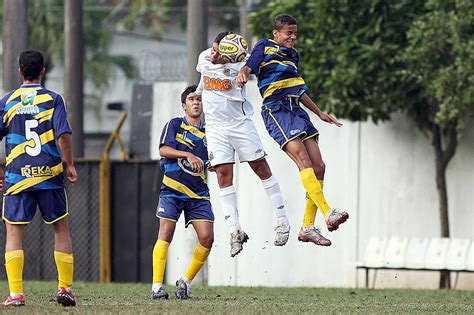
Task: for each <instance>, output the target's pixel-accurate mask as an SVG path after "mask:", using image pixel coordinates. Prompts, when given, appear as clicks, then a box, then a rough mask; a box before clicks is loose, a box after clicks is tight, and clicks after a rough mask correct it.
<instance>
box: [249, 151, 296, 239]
mask: <svg viewBox="0 0 474 315" xmlns="http://www.w3.org/2000/svg"><path fill="white" fill-rule="evenodd" d="M249 165H250V167H251V168H252V170H253V171H254V172H255V174H257V176H258V177H259V178H260V180H261V181H262V185H263V188H264V189H265V192H266V193H267V196H268V198H269V199H270V201H271V202H272V204H273V208H274V209H275V216H276V221H277V224H276V227H275V232H276V233H275V240H274V242H273V243H274V244H275V246H283V245H285V244H286V243H287V242H288V237H289V236H290V223H289V221H288V215H287V213H286V207H285V201H284V200H283V194H282V193H281V189H280V184H279V183H278V180H277V178H276V177H275V176H274V175H273V174H272V172H271V170H270V166H269V165H268V163H267V160H266V159H265V158H263V159H260V160H257V161H252V162H249Z"/></svg>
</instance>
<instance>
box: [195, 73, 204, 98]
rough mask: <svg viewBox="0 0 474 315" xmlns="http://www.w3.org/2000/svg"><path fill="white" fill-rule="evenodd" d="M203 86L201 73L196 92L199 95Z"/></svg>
mask: <svg viewBox="0 0 474 315" xmlns="http://www.w3.org/2000/svg"><path fill="white" fill-rule="evenodd" d="M203 89H204V88H203V86H202V75H201V80H199V84H198V86H197V88H196V94H198V95H202V90H203Z"/></svg>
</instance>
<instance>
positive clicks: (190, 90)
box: [181, 85, 197, 104]
mask: <svg viewBox="0 0 474 315" xmlns="http://www.w3.org/2000/svg"><path fill="white" fill-rule="evenodd" d="M196 90H197V85H191V86H188V87H187V88H186V89H185V90H184V91H183V93H181V104H185V103H186V98H187V97H188V95H189V94H191V93H194V92H196Z"/></svg>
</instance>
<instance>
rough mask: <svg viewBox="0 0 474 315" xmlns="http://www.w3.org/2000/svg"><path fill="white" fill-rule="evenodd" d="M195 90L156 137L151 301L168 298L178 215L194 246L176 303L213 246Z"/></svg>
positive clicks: (185, 295)
mask: <svg viewBox="0 0 474 315" xmlns="http://www.w3.org/2000/svg"><path fill="white" fill-rule="evenodd" d="M196 88H197V86H195V85H193V86H189V87H187V88H186V89H185V90H184V92H183V93H182V94H181V104H182V107H183V109H184V112H185V116H184V117H177V118H173V119H171V120H170V121H169V122H168V123H167V124H166V125H165V127H164V129H163V132H162V134H161V140H160V155H161V161H160V164H161V168H162V170H163V171H164V177H163V183H162V185H161V190H160V201H159V204H158V209H157V211H156V216H157V217H158V218H159V219H160V230H159V232H158V240H157V242H156V244H155V247H154V249H153V286H152V292H151V298H152V299H153V300H157V299H167V298H168V293H167V292H166V291H165V288H164V287H163V278H164V271H165V264H166V256H167V253H168V247H169V246H170V243H171V240H172V239H173V234H174V230H175V228H176V222H177V221H178V219H179V217H180V216H181V212H184V220H185V226H186V227H187V226H188V225H189V224H192V225H193V227H194V229H195V230H196V234H197V237H198V240H199V242H198V244H197V246H196V248H195V250H194V253H193V257H192V260H191V265H190V266H189V268H188V269H187V271H186V273H185V274H184V275H183V277H182V278H181V279H179V280H178V281H176V287H177V288H176V297H177V298H178V299H187V298H188V297H189V295H190V293H191V281H192V280H193V279H194V277H195V276H196V274H197V273H198V272H199V270H201V268H202V266H203V265H204V262H205V261H206V259H207V256H209V253H210V251H211V247H212V243H213V242H214V228H213V222H214V214H213V212H212V207H211V203H210V201H209V188H208V186H207V178H206V172H205V167H206V166H208V165H209V163H208V162H207V144H206V137H205V134H204V122H203V120H202V103H201V96H200V95H198V94H196ZM210 170H211V171H212V168H210Z"/></svg>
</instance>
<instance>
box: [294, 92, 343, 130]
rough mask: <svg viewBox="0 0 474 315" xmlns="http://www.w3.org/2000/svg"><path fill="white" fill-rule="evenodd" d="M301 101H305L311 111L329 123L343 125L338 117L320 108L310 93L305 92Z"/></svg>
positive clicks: (304, 103)
mask: <svg viewBox="0 0 474 315" xmlns="http://www.w3.org/2000/svg"><path fill="white" fill-rule="evenodd" d="M300 102H301V103H303V105H304V106H306V107H307V108H308V109H309V110H310V111H312V112H313V113H315V114H316V115H318V117H319V118H320V119H321V120H322V121H325V122H327V123H330V124H333V125H336V126H337V127H341V126H342V123H340V122H339V121H338V120H337V119H336V118H334V117H332V116H331V115H329V114H326V113H325V112H323V111H322V110H321V109H319V107H318V105H316V103H314V102H313V100H312V99H311V98H310V97H309V96H308V94H306V93H304V94H303V95H302V96H301V98H300Z"/></svg>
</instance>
